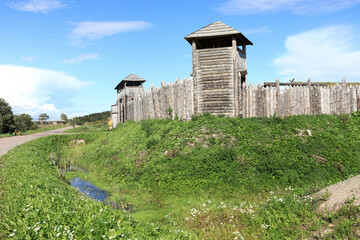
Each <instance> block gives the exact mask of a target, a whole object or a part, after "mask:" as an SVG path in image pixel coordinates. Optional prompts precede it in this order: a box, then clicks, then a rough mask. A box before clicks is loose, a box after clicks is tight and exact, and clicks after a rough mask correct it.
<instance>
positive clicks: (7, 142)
mask: <svg viewBox="0 0 360 240" xmlns="http://www.w3.org/2000/svg"><path fill="white" fill-rule="evenodd" d="M72 128H73V127H71V126H70V127H65V128H60V129H54V130H49V131H46V132H39V133H34V134H31V135H24V136H14V137H5V138H0V157H1V156H2V155H5V154H6V153H7V152H8V151H9V150H11V149H13V148H15V147H17V146H19V145H21V144H23V143H26V142H28V141H31V140H34V139H37V138H41V137H45V136H50V135H62V134H71V133H64V131H65V130H68V129H72Z"/></svg>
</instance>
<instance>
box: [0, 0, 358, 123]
mask: <svg viewBox="0 0 360 240" xmlns="http://www.w3.org/2000/svg"><path fill="white" fill-rule="evenodd" d="M359 16H360V0H327V1H320V0H272V1H271V0H252V1H245V0H207V1H205V0H198V1H194V0H192V1H190V0H182V1H169V0H168V1H165V0H152V1H145V0H132V1H123V0H102V1H96V0H3V1H1V3H0V21H1V22H2V24H1V25H0V46H1V48H0V49H1V51H0V97H2V98H5V99H6V100H7V101H8V102H9V103H10V105H11V106H12V107H13V111H14V113H16V114H18V113H23V112H25V113H29V114H31V115H32V116H33V117H37V116H38V115H39V113H41V112H47V113H48V114H49V115H50V116H51V117H52V118H57V117H59V116H60V114H61V113H66V114H67V115H68V116H69V117H73V116H78V115H84V114H90V113H93V112H101V111H106V110H110V105H111V104H114V103H115V100H116V92H115V91H114V87H115V86H116V85H117V84H118V83H119V82H120V81H121V80H122V79H123V78H125V77H126V76H127V75H129V74H130V73H135V74H137V75H139V76H141V77H143V78H145V79H146V80H147V82H146V84H145V88H150V87H151V85H152V84H153V85H154V86H160V82H161V80H163V81H165V82H174V81H175V80H176V78H180V79H183V78H185V77H189V76H190V73H191V71H192V66H191V62H192V61H191V46H190V44H189V43H188V42H187V41H186V40H185V39H184V37H185V36H186V35H188V34H190V33H192V32H194V31H196V30H198V29H200V28H202V27H204V26H206V25H208V24H210V23H213V22H215V21H222V22H224V23H226V24H228V25H229V26H231V27H233V28H235V29H237V30H239V31H240V32H242V33H243V34H244V35H245V36H246V37H247V38H248V39H250V40H251V41H252V42H253V43H254V45H253V46H248V48H247V53H248V54H247V58H248V59H247V60H248V79H249V81H250V82H251V83H253V84H258V83H259V82H261V83H263V82H269V81H274V80H275V78H276V77H278V78H279V79H280V81H284V82H287V81H288V80H289V79H292V78H295V79H296V81H306V80H307V78H308V77H310V78H311V79H312V80H313V81H331V82H337V81H341V79H342V78H343V77H345V78H346V79H347V81H349V82H350V81H353V82H354V81H356V82H360V17H359Z"/></svg>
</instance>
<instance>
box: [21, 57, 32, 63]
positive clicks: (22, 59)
mask: <svg viewBox="0 0 360 240" xmlns="http://www.w3.org/2000/svg"><path fill="white" fill-rule="evenodd" d="M20 60H21V61H22V62H32V61H34V60H35V57H33V56H22V57H21V59H20Z"/></svg>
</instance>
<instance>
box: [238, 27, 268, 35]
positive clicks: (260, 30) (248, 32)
mask: <svg viewBox="0 0 360 240" xmlns="http://www.w3.org/2000/svg"><path fill="white" fill-rule="evenodd" d="M242 32H243V33H244V34H245V35H260V34H265V33H268V32H271V30H270V29H269V28H268V27H262V28H257V29H247V30H246V29H245V30H244V31H242Z"/></svg>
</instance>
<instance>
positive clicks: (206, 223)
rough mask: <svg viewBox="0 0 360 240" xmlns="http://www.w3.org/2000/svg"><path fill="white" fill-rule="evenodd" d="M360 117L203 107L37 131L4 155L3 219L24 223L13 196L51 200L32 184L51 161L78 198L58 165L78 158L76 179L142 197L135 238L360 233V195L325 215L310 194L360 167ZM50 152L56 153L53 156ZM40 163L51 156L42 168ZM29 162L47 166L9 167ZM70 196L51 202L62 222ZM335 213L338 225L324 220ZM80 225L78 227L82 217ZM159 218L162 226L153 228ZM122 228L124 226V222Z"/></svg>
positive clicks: (65, 190)
mask: <svg viewBox="0 0 360 240" xmlns="http://www.w3.org/2000/svg"><path fill="white" fill-rule="evenodd" d="M359 126H360V114H359V113H354V114H352V115H351V116H349V115H341V116H332V115H330V116H325V115H320V116H296V117H289V118H285V119H282V118H277V117H274V118H270V119H269V118H253V119H234V118H225V117H223V116H211V115H209V114H205V115H203V116H196V117H193V118H192V120H191V121H188V122H181V121H172V120H146V121H141V122H138V123H136V122H132V121H129V122H127V123H125V124H120V125H118V127H117V128H115V129H114V130H113V131H107V126H106V124H104V123H98V124H92V125H85V126H83V127H78V128H76V129H73V130H72V131H73V132H82V133H86V134H79V135H74V136H58V137H51V138H47V139H46V140H39V141H38V142H36V144H37V145H36V146H38V147H37V148H36V150H32V151H29V150H28V148H29V146H30V145H26V146H24V147H22V148H20V149H18V150H17V151H16V152H15V151H12V152H11V153H9V154H8V155H6V157H5V158H3V159H2V162H3V163H2V164H5V165H6V167H5V168H3V169H2V170H1V172H0V176H1V181H2V182H1V186H2V190H1V191H2V192H4V193H5V194H4V196H2V198H5V199H7V202H6V201H5V202H4V201H3V202H2V204H1V206H3V208H4V209H6V210H7V211H8V212H6V211H5V213H6V214H5V215H4V216H6V218H4V217H3V216H2V219H3V220H4V221H3V222H4V224H3V225H2V226H3V227H2V228H1V229H2V231H3V232H4V235H3V236H7V235H10V234H11V233H13V232H12V231H13V227H8V228H6V227H4V225H8V226H10V225H11V224H12V225H11V226H13V225H14V226H18V223H17V221H19V220H18V218H23V216H22V215H19V214H17V213H13V212H10V211H11V209H17V211H19V209H20V208H21V209H22V207H23V206H22V205H20V207H17V206H16V204H15V203H13V202H11V201H10V199H12V198H14V199H28V200H29V201H39V199H42V198H40V197H39V196H37V195H36V194H31V193H32V192H34V191H39V192H41V191H43V189H46V188H47V187H44V184H45V186H46V184H50V181H45V180H44V179H43V178H42V177H41V176H43V175H44V176H45V175H46V174H50V172H51V174H50V175H51V176H53V181H55V182H56V187H55V188H56V189H58V191H57V192H56V194H55V195H58V194H60V193H59V192H61V195H64V194H70V193H71V194H74V195H71V197H73V198H74V197H75V198H76V197H79V196H78V195H77V194H76V193H75V192H74V191H73V190H71V188H69V187H68V186H67V185H66V184H65V183H64V182H62V181H61V179H62V178H63V177H64V176H63V175H62V174H60V173H59V171H58V170H57V169H58V168H57V167H55V166H54V165H56V166H58V167H59V168H61V167H62V166H64V165H66V164H72V165H76V166H78V167H80V168H82V169H85V170H86V171H87V173H86V174H85V173H76V172H75V173H67V174H65V178H66V179H67V180H69V179H71V178H74V177H75V176H78V177H81V178H83V179H85V178H86V180H89V181H90V182H92V183H93V184H94V185H97V186H99V187H101V188H103V189H105V190H107V191H109V192H110V193H111V197H110V201H114V202H123V203H126V204H131V205H132V206H133V208H132V211H131V217H132V219H131V220H128V221H127V225H126V226H127V227H126V229H127V230H126V231H127V232H126V233H127V234H128V236H132V237H135V236H137V238H138V239H176V238H186V236H185V235H184V233H186V234H187V236H188V237H189V238H194V239H195V238H199V239H241V238H244V239H279V238H281V239H303V238H308V237H310V236H313V235H316V236H321V237H327V238H329V239H330V238H344V237H347V236H348V237H355V236H356V234H355V231H356V230H359V229H360V227H359V220H358V219H360V218H359V213H360V210H359V207H358V206H354V205H352V204H349V205H348V206H346V207H345V208H344V210H342V211H340V212H338V213H334V214H328V215H327V217H324V216H323V215H321V214H319V213H317V212H316V211H314V210H315V208H316V204H317V202H316V201H314V200H312V199H311V198H310V196H309V195H310V194H312V193H314V192H315V191H317V190H319V189H321V188H323V187H325V186H328V185H331V184H333V183H336V182H339V181H341V180H344V179H346V178H348V177H349V176H352V175H357V174H359V172H360V164H359V163H360V162H359V161H360V128H359ZM49 140H51V141H50V142H49ZM42 141H43V142H42ZM39 143H41V144H39ZM55 143H56V144H55ZM55 146H57V147H55ZM35 152H38V153H35ZM24 155H25V157H21V156H24ZM13 159H17V160H16V161H19V162H12V161H14V160H13ZM22 161H24V162H25V163H23V162H22ZM49 162H52V163H53V164H52V165H51V164H47V165H46V163H49ZM40 163H41V164H42V163H43V164H45V165H41V166H40V165H39V166H38V167H36V166H37V164H40ZM22 164H25V165H26V166H28V167H29V170H26V169H27V168H24V169H25V170H26V171H25V172H27V171H29V172H32V171H34V172H36V174H39V175H36V176H33V175H28V176H24V178H23V179H21V182H25V183H26V184H23V185H21V184H19V183H17V182H16V181H17V179H16V178H15V177H13V178H14V179H13V180H12V177H11V176H13V175H12V174H14V172H16V171H21V170H20V166H21V165H22ZM8 166H13V167H14V172H12V173H7V169H8ZM34 167H35V168H34ZM30 169H31V170H30ZM41 169H46V171H49V173H46V174H45V173H44V172H41V171H40V170H41ZM32 174H35V173H32ZM24 175H26V174H24ZM50 175H46V176H47V177H48V178H49V177H50ZM30 176H31V180H32V181H39V182H36V183H34V184H33V188H31V189H32V190H31V191H28V192H27V191H24V192H25V193H24V194H25V195H20V196H17V195H16V194H13V195H11V198H10V195H9V194H8V192H10V191H11V188H16V189H17V191H21V189H22V188H23V187H24V185H25V186H27V183H28V182H29V180H28V178H29V177H30ZM41 179H43V180H41ZM65 181H66V180H65ZM61 184H64V185H61ZM60 185H61V186H63V187H61V188H60ZM3 186H5V188H3ZM14 186H16V187H14ZM17 194H18V192H17ZM26 194H27V195H26ZM52 194H53V193H50V194H49V195H50V196H51V195H52ZM8 196H9V198H8ZM45 199H47V198H45ZM15 202H16V201H15ZM19 202H20V200H19ZM23 202H24V201H21V204H25V203H23ZM25 202H26V201H25ZM88 204H89V205H86V206H82V205H81V206H79V207H72V208H76V209H77V211H80V212H81V211H85V210H84V209H83V208H86V209H87V211H93V210H92V209H93V208H94V209H97V210H98V208H99V206H98V205H101V203H97V202H92V201H89V203H88ZM63 205H64V204H62V203H61V201H60V202H59V203H57V205H56V206H58V209H54V210H53V211H55V212H54V213H52V214H54V215H55V216H58V217H60V219H61V220H59V221H58V223H60V222H62V221H64V222H67V223H68V222H69V221H70V220H68V219H67V218H66V219H64V218H62V217H61V216H60V212H62V211H64V209H67V208H66V207H65V206H63ZM65 205H66V204H65ZM6 206H9V207H6ZM46 206H47V205H46ZM104 207H105V206H104V205H101V207H100V208H104ZM3 208H2V209H3ZM3 211H4V210H3ZM94 211H95V210H94ZM107 211H109V212H111V214H120V215H116V216H118V217H120V216H122V215H121V214H123V213H122V211H121V210H114V209H110V208H108V209H107ZM15 212H16V210H15ZM19 212H21V211H19ZM13 214H14V216H13ZM127 214H129V213H127ZM50 215H51V214H50ZM77 215H78V214H77ZM9 216H11V217H9ZM111 216H112V215H111ZM73 217H75V216H73ZM75 218H76V219H75V220H74V219H71V221H75V222H76V221H77V222H79V221H83V220H84V221H85V222H86V221H89V218H87V215H86V216H84V215H81V214H80V216H78V217H75ZM69 219H70V218H69ZM124 219H125V218H124ZM133 219H134V220H133ZM36 221H37V222H38V221H39V220H36ZM103 221H105V220H104V219H103ZM106 221H108V220H106ZM133 221H134V222H133ZM137 221H138V222H137ZM109 222H110V220H109ZM10 223H11V224H10ZM329 224H334V227H333V228H331V231H325V230H327V229H328V228H329ZM63 225H64V224H63ZM71 226H72V228H73V229H78V228H77V225H76V226H75V225H74V224H71ZM101 226H102V227H105V226H103V225H101ZM154 226H157V227H159V229H161V230H154ZM82 227H84V228H85V229H87V230H89V229H90V227H89V226H82ZM105 229H109V228H107V227H105ZM79 231H80V230H79ZM98 231H100V230H98ZM116 231H118V230H116ZM119 231H123V230H122V227H120V230H119ZM181 231H183V232H181ZM75 232H76V231H75ZM85 232H86V231H85ZM324 232H325V233H326V234H325V233H324ZM83 233H84V232H77V238H87V237H84V236H86V235H82V234H83ZM15 234H17V233H15ZM101 234H108V233H106V230H104V231H101V233H99V234H98V235H96V236H100V235H101ZM176 234H183V235H181V237H179V236H180V235H176ZM147 235H148V236H147ZM325 235H326V236H325ZM24 236H25V235H24ZM34 236H35V235H34ZM47 236H50V235H47ZM51 236H52V235H51ZM145 236H146V237H145ZM190 236H191V237H190ZM94 239H96V238H95V237H94Z"/></svg>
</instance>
